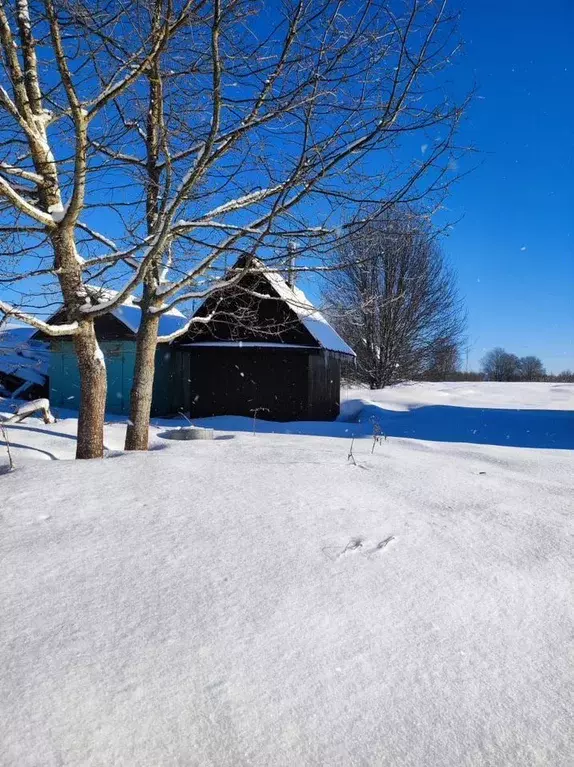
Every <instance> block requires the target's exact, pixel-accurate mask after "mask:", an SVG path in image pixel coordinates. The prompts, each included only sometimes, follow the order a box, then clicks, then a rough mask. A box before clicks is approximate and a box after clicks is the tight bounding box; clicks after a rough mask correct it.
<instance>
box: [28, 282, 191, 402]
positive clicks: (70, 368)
mask: <svg viewBox="0 0 574 767" xmlns="http://www.w3.org/2000/svg"><path fill="white" fill-rule="evenodd" d="M109 293H110V291H105V295H108V294H109ZM58 314H59V312H56V314H55V315H54V316H53V317H52V318H51V321H52V322H57V321H58ZM140 316H141V313H140V309H139V307H138V306H137V304H135V303H134V302H133V299H131V300H130V299H128V300H127V301H126V303H124V304H122V305H120V306H118V307H116V308H115V309H113V310H112V311H111V312H110V314H106V315H104V316H103V317H99V318H98V319H97V320H96V334H97V337H98V341H99V344H100V348H101V350H102V352H103V354H104V359H105V361H106V369H107V373H108V394H107V402H106V412H108V413H112V414H116V415H129V412H130V391H131V387H132V381H133V372H134V362H135V352H136V333H137V331H138V328H139V323H140ZM62 319H63V318H62ZM186 322H187V320H186V318H185V317H184V315H183V314H181V312H179V311H177V310H171V311H170V312H168V313H166V314H164V315H163V316H162V319H161V320H160V327H159V332H160V335H169V334H170V333H173V332H174V331H176V330H179V329H180V328H182V327H183V326H184V325H185V324H186ZM36 337H37V338H40V337H41V338H42V340H44V341H46V342H48V343H49V344H50V348H51V354H50V363H49V370H48V376H49V382H50V383H49V398H50V402H51V404H52V406H53V407H60V408H67V409H70V410H77V409H78V406H79V402H80V374H79V370H78V363H77V360H76V355H75V353H74V346H73V342H72V340H71V339H70V338H65V337H63V338H48V337H46V336H43V335H42V334H41V333H37V334H36ZM181 369H182V353H181V351H180V350H178V348H177V347H176V346H171V345H170V344H160V345H159V346H158V349H157V352H156V357H155V381H154V392H153V401H152V415H154V416H162V415H172V414H174V413H178V412H179V411H180V410H181V409H182V407H183V404H184V402H183V399H184V397H185V399H186V400H187V399H188V395H187V391H184V388H185V387H184V381H183V380H182V375H181Z"/></svg>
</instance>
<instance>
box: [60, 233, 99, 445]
mask: <svg viewBox="0 0 574 767" xmlns="http://www.w3.org/2000/svg"><path fill="white" fill-rule="evenodd" d="M51 239H52V242H53V245H54V255H55V267H56V269H57V270H58V280H59V282H60V287H61V290H62V296H63V298H64V306H65V308H66V310H67V315H68V319H69V320H76V321H77V322H78V327H79V329H78V332H77V333H76V334H75V335H74V336H73V340H74V349H75V352H76V358H77V361H78V369H79V373H80V409H79V413H78V437H77V442H76V458H102V457H103V455H104V420H105V415H106V394H107V388H108V386H107V374H106V363H105V361H104V356H103V354H102V351H101V349H100V347H99V344H98V341H97V338H96V330H95V325H94V320H93V318H90V319H85V315H83V316H82V310H81V307H82V305H83V303H84V301H85V299H86V292H85V288H84V285H83V282H82V271H81V262H80V260H79V257H78V253H77V250H76V243H75V240H74V229H73V228H72V227H71V228H66V229H62V230H60V231H57V232H55V233H53V234H52V237H51Z"/></svg>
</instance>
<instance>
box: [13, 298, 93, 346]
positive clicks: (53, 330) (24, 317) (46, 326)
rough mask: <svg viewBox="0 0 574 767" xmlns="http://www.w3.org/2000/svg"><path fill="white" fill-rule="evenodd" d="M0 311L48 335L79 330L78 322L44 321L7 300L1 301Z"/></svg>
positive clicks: (65, 333)
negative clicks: (56, 323)
mask: <svg viewBox="0 0 574 767" xmlns="http://www.w3.org/2000/svg"><path fill="white" fill-rule="evenodd" d="M0 312H2V313H3V314H5V315H6V316H7V317H14V318H15V319H17V320H20V321H21V322H25V323H26V325H31V326H32V327H33V328H37V329H38V330H41V331H42V332H43V333H45V334H46V335H47V336H52V337H57V336H73V335H75V334H76V333H77V332H78V323H77V322H70V323H68V324H67V325H51V324H50V323H49V322H44V321H43V320H39V319H38V318H37V317H34V315H33V314H27V313H26V312H22V311H20V310H19V309H16V307H14V306H11V305H10V304H7V303H6V302H5V301H0Z"/></svg>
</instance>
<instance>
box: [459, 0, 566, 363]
mask: <svg viewBox="0 0 574 767" xmlns="http://www.w3.org/2000/svg"><path fill="white" fill-rule="evenodd" d="M462 10H463V17H462V28H461V31H462V36H463V38H464V40H465V53H464V56H463V58H462V61H461V64H460V65H459V66H458V67H457V72H456V78H457V80H460V82H461V83H463V82H464V81H468V80H474V81H475V82H476V84H477V98H476V100H475V102H474V104H473V105H472V107H471V109H470V112H469V116H468V119H467V121H466V123H465V126H464V129H463V139H464V140H465V141H467V142H469V143H472V144H473V145H474V146H475V147H476V148H477V149H478V150H480V153H479V154H478V155H477V157H476V161H477V163H478V164H479V167H478V168H477V169H476V170H475V171H474V172H473V173H472V174H470V175H469V176H467V177H466V178H464V179H463V180H462V181H461V182H460V183H459V184H458V185H457V187H456V188H455V189H454V190H453V192H452V194H451V196H450V199H449V200H448V206H449V215H450V216H451V218H452V219H457V218H458V217H460V216H462V217H463V218H462V220H460V221H459V222H458V223H457V224H456V225H455V227H454V230H453V231H452V232H451V234H450V236H449V237H448V239H446V241H445V243H444V245H445V250H446V252H447V254H448V255H449V257H450V259H451V261H452V263H453V265H454V267H455V269H456V271H457V273H458V275H459V285H460V289H461V292H462V294H463V295H464V297H465V299H466V302H467V306H468V319H469V322H468V338H469V346H470V347H471V348H470V352H469V358H470V365H471V367H476V366H477V365H478V362H479V360H480V358H481V357H482V356H483V354H484V352H485V351H486V350H488V349H490V348H492V347H493V346H503V347H505V348H506V349H507V350H508V351H512V352H514V353H516V354H518V355H520V356H522V355H525V354H537V355H539V356H540V357H541V358H542V359H543V361H544V362H545V364H546V365H547V368H548V369H549V370H552V371H558V370H562V369H564V368H567V367H569V368H571V369H574V191H573V185H574V2H573V0H546V2H539V0H498V1H497V2H495V1H494V0H466V2H464V3H463V4H462Z"/></svg>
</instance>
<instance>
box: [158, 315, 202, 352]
mask: <svg viewBox="0 0 574 767" xmlns="http://www.w3.org/2000/svg"><path fill="white" fill-rule="evenodd" d="M214 317H215V312H212V313H211V314H208V315H207V316H206V317H192V318H191V319H190V320H189V321H188V322H186V323H185V325H183V327H181V328H178V329H177V330H174V332H173V333H170V334H169V335H166V336H158V339H157V342H158V344H169V343H171V342H172V341H175V339H176V338H179V337H180V336H182V335H184V334H185V333H187V331H188V330H189V329H190V327H191V326H192V325H206V324H207V323H209V322H211V320H212V319H213V318H214Z"/></svg>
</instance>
